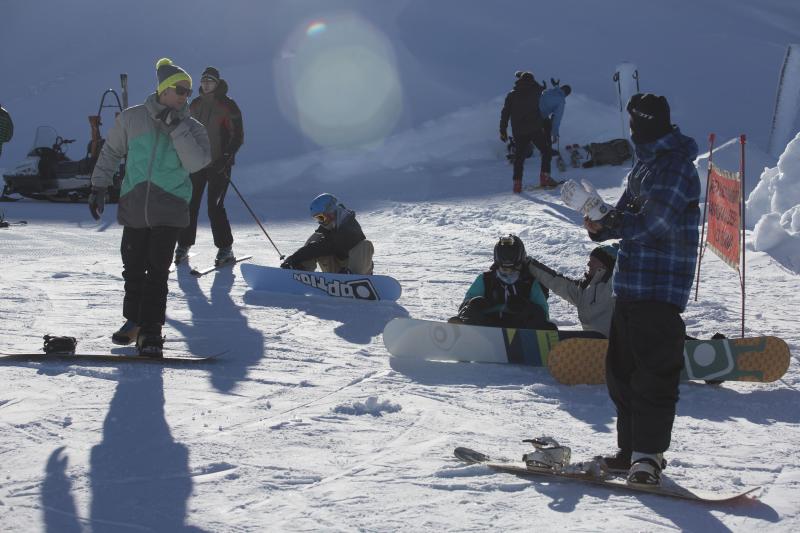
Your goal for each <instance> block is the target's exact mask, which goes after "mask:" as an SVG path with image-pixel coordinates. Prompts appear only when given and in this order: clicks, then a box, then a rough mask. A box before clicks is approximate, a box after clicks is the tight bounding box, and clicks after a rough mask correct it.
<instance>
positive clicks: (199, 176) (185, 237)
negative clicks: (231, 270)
mask: <svg viewBox="0 0 800 533" xmlns="http://www.w3.org/2000/svg"><path fill="white" fill-rule="evenodd" d="M189 109H190V111H191V112H192V117H193V118H195V119H197V120H198V121H200V123H201V124H203V125H204V126H205V127H206V130H207V131H208V139H209V141H210V143H211V164H210V165H208V166H207V167H206V168H204V169H203V170H201V171H200V172H195V173H194V174H192V201H191V203H190V204H189V207H190V215H191V218H190V221H189V225H188V226H186V227H185V228H184V229H183V230H182V231H181V233H180V235H179V236H178V247H177V248H176V249H175V262H176V263H180V262H181V261H182V260H184V259H186V257H187V256H188V254H189V248H190V247H191V246H193V245H194V243H195V237H196V235H197V215H198V213H199V212H200V202H201V201H202V199H203V191H205V188H206V184H208V198H207V203H208V220H209V222H211V234H212V235H213V236H214V245H215V246H216V247H217V250H218V251H217V257H216V259H215V263H216V264H217V265H221V264H224V263H228V262H232V261H235V260H236V258H235V257H234V255H233V234H232V233H231V224H230V222H229V221H228V214H227V213H226V211H225V193H226V192H227V191H228V183H229V180H230V175H231V167H232V166H233V164H234V162H235V157H236V152H237V151H238V150H239V148H241V146H242V143H244V127H243V125H242V112H241V111H240V110H239V106H237V105H236V102H234V101H233V99H231V98H230V97H229V96H228V83H227V82H226V81H225V80H224V79H222V78H221V77H220V75H219V70H217V69H216V68H214V67H206V69H205V70H204V71H203V74H202V75H201V77H200V96H198V97H197V98H195V99H194V100H192V103H191V105H190V106H189Z"/></svg>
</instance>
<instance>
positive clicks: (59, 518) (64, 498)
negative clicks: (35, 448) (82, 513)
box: [42, 446, 83, 533]
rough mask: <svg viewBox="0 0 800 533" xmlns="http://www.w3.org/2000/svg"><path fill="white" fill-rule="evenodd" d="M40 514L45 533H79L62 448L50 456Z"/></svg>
mask: <svg viewBox="0 0 800 533" xmlns="http://www.w3.org/2000/svg"><path fill="white" fill-rule="evenodd" d="M42 513H43V520H44V526H45V531H52V532H53V533H81V532H82V531H83V528H82V527H81V523H80V521H79V519H78V512H77V510H76V505H75V499H74V497H73V496H72V483H71V482H70V480H69V477H67V456H66V455H65V454H64V446H61V447H60V448H56V450H55V451H53V453H51V454H50V458H49V459H48V461H47V467H46V468H45V476H44V482H43V483H42Z"/></svg>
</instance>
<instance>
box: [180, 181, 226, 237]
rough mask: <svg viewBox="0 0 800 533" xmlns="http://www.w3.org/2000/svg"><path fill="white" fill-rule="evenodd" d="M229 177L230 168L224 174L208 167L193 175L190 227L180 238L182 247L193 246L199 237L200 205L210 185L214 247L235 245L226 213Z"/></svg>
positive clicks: (182, 232)
mask: <svg viewBox="0 0 800 533" xmlns="http://www.w3.org/2000/svg"><path fill="white" fill-rule="evenodd" d="M228 176H230V167H228V168H226V169H225V172H224V173H220V172H217V171H216V170H214V168H212V167H206V168H204V169H203V170H201V171H200V172H195V173H194V174H192V176H191V178H192V200H191V202H190V203H189V225H188V226H186V227H185V228H184V229H183V230H182V231H181V233H180V236H179V237H178V244H179V245H181V246H193V245H194V242H195V237H196V236H197V216H198V214H199V213H200V203H201V201H202V200H203V191H205V188H206V184H207V185H208V197H207V204H208V220H209V221H210V222H211V234H212V235H213V236H214V246H216V247H217V248H228V247H229V246H231V245H232V244H233V235H232V234H231V224H230V222H228V213H227V212H226V211H225V193H226V192H227V191H228Z"/></svg>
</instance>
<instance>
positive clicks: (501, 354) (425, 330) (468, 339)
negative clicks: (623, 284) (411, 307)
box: [383, 318, 598, 366]
mask: <svg viewBox="0 0 800 533" xmlns="http://www.w3.org/2000/svg"><path fill="white" fill-rule="evenodd" d="M597 335H598V334H596V333H594V332H586V331H555V330H532V329H513V328H492V327H486V326H470V325H466V324H449V323H447V322H435V321H432V320H417V319H413V318H395V319H394V320H392V321H391V322H389V323H388V324H386V327H385V328H384V330H383V344H384V346H386V349H387V350H388V351H389V353H390V354H391V355H392V356H394V357H398V358H403V359H419V360H429V361H465V362H476V363H516V364H523V365H531V366H546V364H547V358H548V354H549V352H550V350H552V348H553V346H555V345H557V344H558V343H559V342H560V341H561V340H563V339H567V338H572V337H581V338H587V337H597Z"/></svg>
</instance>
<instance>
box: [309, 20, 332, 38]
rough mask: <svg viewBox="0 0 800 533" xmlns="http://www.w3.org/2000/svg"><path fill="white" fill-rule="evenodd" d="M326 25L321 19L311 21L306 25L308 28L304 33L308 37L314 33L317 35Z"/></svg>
mask: <svg viewBox="0 0 800 533" xmlns="http://www.w3.org/2000/svg"><path fill="white" fill-rule="evenodd" d="M326 27H327V26H326V25H325V23H324V22H322V21H319V22H312V23H311V24H310V25H309V26H308V29H307V30H306V35H308V36H309V37H313V36H315V35H318V34H320V33H322V32H324V31H325V28H326Z"/></svg>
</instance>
